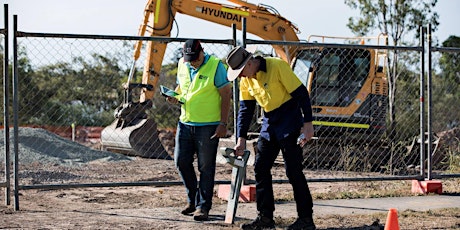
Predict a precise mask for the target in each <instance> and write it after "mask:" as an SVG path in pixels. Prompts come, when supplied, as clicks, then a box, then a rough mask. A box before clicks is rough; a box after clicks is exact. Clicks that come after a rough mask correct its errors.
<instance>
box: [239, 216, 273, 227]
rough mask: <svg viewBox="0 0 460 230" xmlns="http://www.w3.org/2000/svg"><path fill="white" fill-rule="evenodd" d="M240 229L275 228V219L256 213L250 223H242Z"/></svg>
mask: <svg viewBox="0 0 460 230" xmlns="http://www.w3.org/2000/svg"><path fill="white" fill-rule="evenodd" d="M241 229H245V230H250V229H251V230H262V229H275V221H274V220H273V219H272V218H269V217H265V216H262V215H258V216H257V218H256V219H255V220H253V221H252V222H251V223H247V224H242V225H241Z"/></svg>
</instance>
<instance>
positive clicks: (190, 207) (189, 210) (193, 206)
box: [181, 204, 195, 215]
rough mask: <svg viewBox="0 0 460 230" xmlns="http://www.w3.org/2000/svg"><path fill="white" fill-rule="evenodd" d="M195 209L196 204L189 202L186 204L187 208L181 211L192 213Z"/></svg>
mask: <svg viewBox="0 0 460 230" xmlns="http://www.w3.org/2000/svg"><path fill="white" fill-rule="evenodd" d="M194 211H195V205H194V204H188V205H187V206H185V208H184V209H183V210H182V211H181V213H182V214H183V215H190V214H192V213H193V212H194Z"/></svg>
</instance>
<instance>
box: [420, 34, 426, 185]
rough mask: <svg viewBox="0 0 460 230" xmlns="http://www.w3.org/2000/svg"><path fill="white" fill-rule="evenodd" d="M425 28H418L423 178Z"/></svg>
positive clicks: (423, 167) (423, 166) (423, 164)
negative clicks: (420, 48)
mask: <svg viewBox="0 0 460 230" xmlns="http://www.w3.org/2000/svg"><path fill="white" fill-rule="evenodd" d="M425 30H426V29H425V27H423V26H421V27H420V46H421V47H422V50H421V51H420V123H419V124H420V135H419V136H420V137H419V138H420V175H421V176H422V177H425Z"/></svg>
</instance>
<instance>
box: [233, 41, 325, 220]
mask: <svg viewBox="0 0 460 230" xmlns="http://www.w3.org/2000/svg"><path fill="white" fill-rule="evenodd" d="M227 64H228V66H229V70H228V80H229V81H233V80H235V79H236V78H238V77H241V80H240V108H239V111H238V124H237V134H236V135H237V138H238V140H237V144H236V146H235V151H236V154H237V155H242V154H243V150H245V149H246V139H247V132H248V129H249V125H250V123H251V120H252V117H253V114H254V109H255V106H256V103H258V104H259V105H260V106H261V107H262V108H263V111H264V116H263V122H262V128H261V131H260V136H259V139H258V141H257V155H256V159H255V165H254V171H255V179H256V200H257V211H258V216H257V218H256V219H255V220H254V221H253V222H251V223H247V224H243V225H242V226H241V228H242V229H274V228H275V222H274V220H273V212H274V211H275V201H274V195H273V185H272V175H271V168H272V166H273V163H274V161H275V159H276V157H277V155H278V154H279V152H280V150H281V152H282V154H283V158H284V163H285V170H286V175H287V177H288V179H289V183H290V184H291V186H292V189H293V191H294V199H295V201H296V207H297V214H298V219H297V220H296V221H295V222H294V223H293V224H292V225H290V226H289V227H288V229H316V227H315V224H314V222H313V201H312V196H311V194H310V190H309V188H308V184H307V180H306V179H305V175H304V174H303V171H302V170H303V165H302V162H303V157H302V148H301V147H302V146H303V145H304V144H305V143H306V142H307V141H309V140H310V139H311V138H312V137H313V133H314V129H313V124H312V121H313V117H312V109H311V103H310V97H309V94H308V91H307V88H306V87H305V86H304V85H302V83H301V82H300V80H299V79H298V78H297V76H296V75H295V74H294V72H293V71H292V70H291V68H290V66H289V65H288V63H286V62H285V61H283V60H281V59H279V58H273V57H265V58H264V57H260V56H256V57H253V54H252V53H251V52H249V51H247V50H246V49H244V48H242V47H236V48H234V49H233V50H232V51H231V52H230V53H229V54H228V56H227ZM301 133H303V135H304V137H303V138H301V139H300V141H299V143H298V141H297V139H298V137H299V134H301Z"/></svg>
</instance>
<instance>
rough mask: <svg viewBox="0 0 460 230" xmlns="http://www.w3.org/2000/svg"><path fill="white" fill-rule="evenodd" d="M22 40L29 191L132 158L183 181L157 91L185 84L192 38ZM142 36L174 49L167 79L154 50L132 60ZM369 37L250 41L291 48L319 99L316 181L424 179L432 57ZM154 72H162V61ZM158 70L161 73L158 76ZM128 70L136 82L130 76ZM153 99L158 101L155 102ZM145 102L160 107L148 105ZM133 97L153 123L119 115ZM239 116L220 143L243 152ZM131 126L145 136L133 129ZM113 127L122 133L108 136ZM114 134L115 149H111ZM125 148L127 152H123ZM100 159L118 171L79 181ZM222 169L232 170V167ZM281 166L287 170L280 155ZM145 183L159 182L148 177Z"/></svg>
mask: <svg viewBox="0 0 460 230" xmlns="http://www.w3.org/2000/svg"><path fill="white" fill-rule="evenodd" d="M17 39H18V46H17V47H16V48H17V53H18V56H17V63H18V65H17V80H18V85H17V86H18V89H17V90H18V92H17V95H18V101H17V104H15V105H13V106H17V117H18V120H17V122H18V125H19V139H18V140H17V141H18V143H19V149H18V151H19V164H20V168H21V171H20V173H19V178H20V184H22V185H23V186H22V188H28V186H31V187H33V185H35V184H41V185H46V184H53V183H61V184H64V185H65V184H68V183H69V181H68V180H63V178H66V179H69V178H70V179H72V177H75V179H78V181H79V182H81V181H84V183H105V182H120V181H123V178H122V177H120V176H119V173H120V172H122V171H126V170H140V169H139V168H130V166H129V164H127V163H126V161H127V160H128V159H129V157H132V156H141V157H144V158H146V159H152V158H154V159H156V158H158V159H165V160H166V161H167V162H169V164H170V165H171V167H170V168H169V169H170V171H168V172H163V174H162V175H164V176H163V177H159V178H160V179H158V180H159V181H169V182H175V181H178V180H179V178H178V176H177V175H176V174H177V173H176V171H175V168H174V163H173V161H171V160H169V161H168V159H172V157H173V152H174V136H175V128H176V124H177V121H178V117H179V113H180V108H179V107H178V106H176V105H171V104H169V103H167V102H166V101H165V99H164V97H163V96H161V94H160V92H159V90H158V86H159V85H164V86H167V87H169V88H174V87H175V86H176V71H177V62H178V59H179V58H180V57H181V49H182V47H183V42H184V41H185V39H174V38H168V39H164V38H162V39H160V38H140V37H123V36H90V35H88V36H82V35H65V34H39V33H24V32H18V37H17ZM139 39H142V40H144V44H145V43H147V40H148V41H157V42H159V43H163V44H167V46H166V49H165V52H164V56H163V57H162V58H161V57H156V58H159V59H160V61H156V62H157V63H156V62H155V64H157V65H158V64H161V71H160V72H159V73H156V74H152V75H154V76H155V77H156V78H157V80H158V82H156V80H155V81H152V79H151V78H143V77H142V76H143V72H144V71H147V70H146V69H145V63H146V62H147V63H148V60H149V58H150V57H147V56H146V53H147V52H146V49H147V47H146V46H145V45H144V46H143V47H142V49H141V52H140V56H139V58H138V59H137V60H136V61H135V62H134V59H135V58H133V56H134V53H135V50H134V47H135V43H136V42H137V41H138V40H139ZM363 41H364V42H365V43H364V44H362V43H360V42H361V41H351V40H345V41H344V42H342V43H323V42H307V43H306V42H297V43H294V42H275V41H258V40H246V41H244V42H245V43H246V44H247V45H257V51H256V53H257V54H258V55H264V56H275V50H278V49H277V48H279V47H282V48H284V50H285V51H286V50H287V52H285V54H286V60H287V61H289V62H290V63H291V65H292V66H293V69H294V72H295V73H296V74H297V75H298V76H299V79H300V80H301V81H302V83H304V84H305V85H306V86H307V87H308V89H309V91H310V97H311V100H312V105H313V111H314V117H315V122H314V125H315V131H316V138H315V139H314V140H313V141H311V142H310V143H309V144H307V145H306V147H304V165H305V172H306V174H308V178H313V179H317V180H318V181H321V179H325V178H326V179H342V180H343V179H344V178H345V180H346V178H353V179H356V178H361V179H363V178H364V179H366V178H367V179H371V178H374V179H375V178H387V177H391V176H407V177H408V178H418V177H420V174H421V169H420V165H421V162H423V160H421V154H420V135H419V133H420V118H421V116H420V107H421V106H422V105H423V106H427V104H426V103H424V104H422V103H421V102H420V98H421V96H420V87H421V86H420V79H421V74H422V71H421V68H422V67H421V62H422V61H421V52H422V49H421V48H420V47H388V46H384V45H382V44H367V43H366V42H367V41H368V40H363ZM231 44H233V40H220V41H219V40H218V41H216V40H207V39H202V45H203V47H204V51H205V52H207V53H208V54H212V55H215V56H217V57H219V58H221V59H222V60H223V61H224V60H225V57H226V56H227V54H228V52H229V51H230V50H231V48H232V45H231ZM437 52H438V55H435V56H434V60H435V65H436V66H439V69H437V71H435V73H434V74H433V75H432V85H431V87H432V88H431V90H432V92H433V94H432V101H433V105H432V107H431V108H429V109H431V111H432V114H433V118H432V121H433V122H432V128H433V129H432V130H433V134H434V135H435V137H434V138H433V140H434V141H433V143H432V146H433V149H434V150H433V155H432V156H433V162H432V165H431V168H430V169H432V170H435V171H436V172H437V173H439V174H442V173H449V172H451V171H449V170H455V169H457V170H458V167H459V166H458V159H457V158H458V153H459V140H458V132H459V131H458V122H459V120H460V117H459V114H460V111H459V108H460V106H459V104H458V103H459V101H460V100H459V99H460V98H459V94H458V92H459V90H458V85H459V84H458V80H459V77H458V76H459V71H458V69H457V70H456V69H450V68H454V67H456V66H458V63H456V62H457V60H458V55H460V52H459V51H458V50H455V49H454V50H453V51H452V50H449V51H446V50H444V51H443V50H442V49H439V50H437ZM224 63H225V62H224ZM132 66H134V68H132ZM148 66H149V67H151V68H153V65H152V61H150V64H149V65H148ZM133 70H134V71H133ZM148 71H149V72H150V73H152V69H149V70H148ZM130 74H132V77H133V78H132V79H128V76H130ZM143 79H144V80H143ZM151 82H155V84H156V85H155V86H154V87H153V88H152V89H151V90H147V89H146V87H145V85H142V87H132V88H131V87H126V86H127V85H128V83H138V84H147V85H148V84H149V83H151ZM123 86H125V87H123ZM147 91H149V92H147ZM149 94H150V95H152V96H146V95H149ZM143 98H144V99H151V102H152V103H151V104H147V105H146V106H144V104H143V103H144V101H143ZM128 101H130V102H133V103H134V104H135V105H137V106H139V107H140V108H141V112H142V113H143V114H141V117H142V118H148V119H140V120H150V121H152V123H149V124H147V123H142V121H139V119H137V118H139V117H140V116H139V114H136V115H135V116H134V117H136V119H133V120H131V121H123V120H121V121H120V119H118V118H115V117H114V116H116V115H117V114H120V113H121V112H122V111H124V110H123V109H126V108H127V107H126V105H127V103H126V102H128ZM123 106H125V107H123ZM130 108H131V107H130ZM9 109H10V110H13V108H9ZM128 109H129V108H128ZM427 109H428V108H427ZM128 111H130V110H128ZM132 111H139V109H138V108H135V109H134V110H132ZM261 113H262V112H261V111H260V108H258V110H257V112H256V115H255V117H254V120H253V124H252V126H251V130H250V131H251V133H253V135H251V136H252V137H253V139H251V140H249V148H250V150H251V151H252V153H253V154H252V155H253V156H254V155H255V154H257V153H256V151H255V148H254V146H253V145H251V144H254V143H255V141H256V139H257V133H258V131H259V127H260V117H261ZM233 115H234V111H233V108H232V112H231V118H229V121H230V125H229V130H230V131H231V132H229V135H228V138H225V139H222V140H221V146H229V147H233V144H234V143H235V139H234V137H233V136H232V134H233V127H234V117H233ZM123 122H132V124H129V125H128V124H127V123H123ZM123 125H127V126H131V127H134V126H135V127H136V128H134V129H129V128H125V129H123V128H124V127H125V126H123ZM110 126H114V127H112V128H110V129H109V130H108V131H107V127H110ZM120 127H122V128H120ZM104 130H105V131H104ZM104 132H107V133H105V134H104ZM152 133H153V134H152ZM104 135H105V136H106V137H108V139H111V141H112V142H110V141H108V142H106V143H104V141H103V140H102V139H104ZM141 140H142V141H141ZM132 141H134V142H132ZM120 142H123V144H126V145H127V146H128V147H126V146H120V145H117V144H119V143H120ZM107 143H108V144H107ZM111 145H112V146H111ZM113 145H117V146H113ZM139 145H140V146H139ZM152 146H154V149H152V148H151V147H152ZM130 147H131V148H130ZM133 148H134V149H138V150H139V149H142V151H143V153H142V154H139V153H138V152H136V151H132V149H133ZM145 148H147V150H146V149H145ZM130 149H131V150H130ZM113 153H119V154H113ZM98 161H99V162H100V161H108V162H110V164H109V166H107V167H108V168H110V169H111V170H112V171H113V172H112V173H113V174H110V175H100V174H99V175H98V173H100V172H99V171H97V170H95V171H94V173H93V174H94V175H95V176H93V177H88V178H81V177H79V176H75V175H78V172H81V171H87V170H93V168H92V167H91V163H93V162H98ZM146 161H147V160H146ZM220 163H223V164H221V165H222V166H224V164H225V161H223V162H220ZM250 163H251V161H250ZM424 163H426V162H424ZM37 166H39V167H37ZM219 167H220V166H219ZM275 167H284V166H283V165H282V159H281V158H280V160H279V161H277V163H276V165H275ZM456 167H457V168H456ZM144 170H145V169H144ZM40 174H49V176H48V178H49V180H47V181H37V180H35V179H34V176H33V175H40ZM23 177H24V178H27V179H21V178H23ZM77 177H78V178H77ZM155 178H156V177H155ZM274 179H275V180H281V179H284V177H280V178H274ZM137 180H138V181H152V180H156V179H152V178H151V177H150V176H149V174H143V173H140V175H139V178H137ZM70 181H72V180H70ZM70 183H71V182H70ZM177 183H180V182H177Z"/></svg>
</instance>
